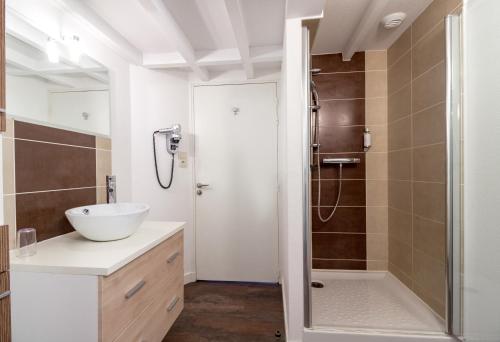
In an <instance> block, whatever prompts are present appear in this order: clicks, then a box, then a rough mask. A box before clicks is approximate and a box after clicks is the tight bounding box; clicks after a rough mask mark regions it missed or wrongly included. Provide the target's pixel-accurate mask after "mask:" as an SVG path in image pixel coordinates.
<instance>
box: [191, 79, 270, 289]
mask: <svg viewBox="0 0 500 342" xmlns="http://www.w3.org/2000/svg"><path fill="white" fill-rule="evenodd" d="M194 119H195V169H196V171H195V173H196V175H195V177H196V183H197V185H199V186H200V188H197V189H196V191H200V192H201V194H196V196H195V197H196V272H197V278H198V279H200V280H223V281H249V282H277V280H278V212H277V188H278V187H277V158H278V156H277V99H276V84H275V83H262V84H239V85H218V86H197V87H195V88H194Z"/></svg>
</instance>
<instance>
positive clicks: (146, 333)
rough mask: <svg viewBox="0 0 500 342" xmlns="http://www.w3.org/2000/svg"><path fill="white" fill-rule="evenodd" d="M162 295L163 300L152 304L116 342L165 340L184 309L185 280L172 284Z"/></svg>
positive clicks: (154, 341) (158, 341)
mask: <svg viewBox="0 0 500 342" xmlns="http://www.w3.org/2000/svg"><path fill="white" fill-rule="evenodd" d="M165 289H166V290H165ZM161 293H162V296H163V297H162V298H161V300H158V301H157V302H154V303H152V304H150V305H149V306H148V307H147V308H146V310H144V311H143V312H142V313H141V315H140V316H139V317H137V319H136V320H135V321H134V322H133V323H132V324H131V325H130V326H129V327H127V329H125V330H124V331H123V332H122V334H120V336H119V337H118V339H117V340H116V342H137V341H141V342H160V341H161V340H162V339H163V337H164V336H165V335H166V334H167V332H168V330H169V329H170V328H171V326H172V324H173V323H174V322H175V320H176V319H177V317H178V316H179V314H180V313H181V311H182V309H183V308H184V281H183V279H181V278H179V279H176V281H175V282H170V283H169V284H168V285H167V286H166V287H165V288H163V289H162V291H161Z"/></svg>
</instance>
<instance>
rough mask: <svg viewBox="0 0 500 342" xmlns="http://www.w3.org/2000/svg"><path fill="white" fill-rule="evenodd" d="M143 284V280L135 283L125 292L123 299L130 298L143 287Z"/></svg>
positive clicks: (144, 283)
mask: <svg viewBox="0 0 500 342" xmlns="http://www.w3.org/2000/svg"><path fill="white" fill-rule="evenodd" d="M144 285H146V282H145V281H144V280H141V281H140V282H138V283H137V285H135V286H134V287H133V288H131V289H130V290H129V291H128V292H127V293H126V294H125V299H130V298H132V297H133V296H134V295H135V294H136V293H137V292H139V290H140V289H142V288H143V287H144Z"/></svg>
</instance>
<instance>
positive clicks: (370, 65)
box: [365, 50, 387, 71]
mask: <svg viewBox="0 0 500 342" xmlns="http://www.w3.org/2000/svg"><path fill="white" fill-rule="evenodd" d="M365 70H366V71H370V70H387V51H386V50H380V51H378V50H373V51H366V52H365Z"/></svg>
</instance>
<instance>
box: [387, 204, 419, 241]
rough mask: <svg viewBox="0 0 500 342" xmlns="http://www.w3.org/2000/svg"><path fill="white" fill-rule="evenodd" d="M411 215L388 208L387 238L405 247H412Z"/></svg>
mask: <svg viewBox="0 0 500 342" xmlns="http://www.w3.org/2000/svg"><path fill="white" fill-rule="evenodd" d="M412 229H413V228H412V215H411V214H410V213H409V212H404V211H401V210H398V209H393V208H389V237H390V238H391V239H394V240H397V241H399V242H401V243H403V244H405V245H408V246H411V245H412Z"/></svg>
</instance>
